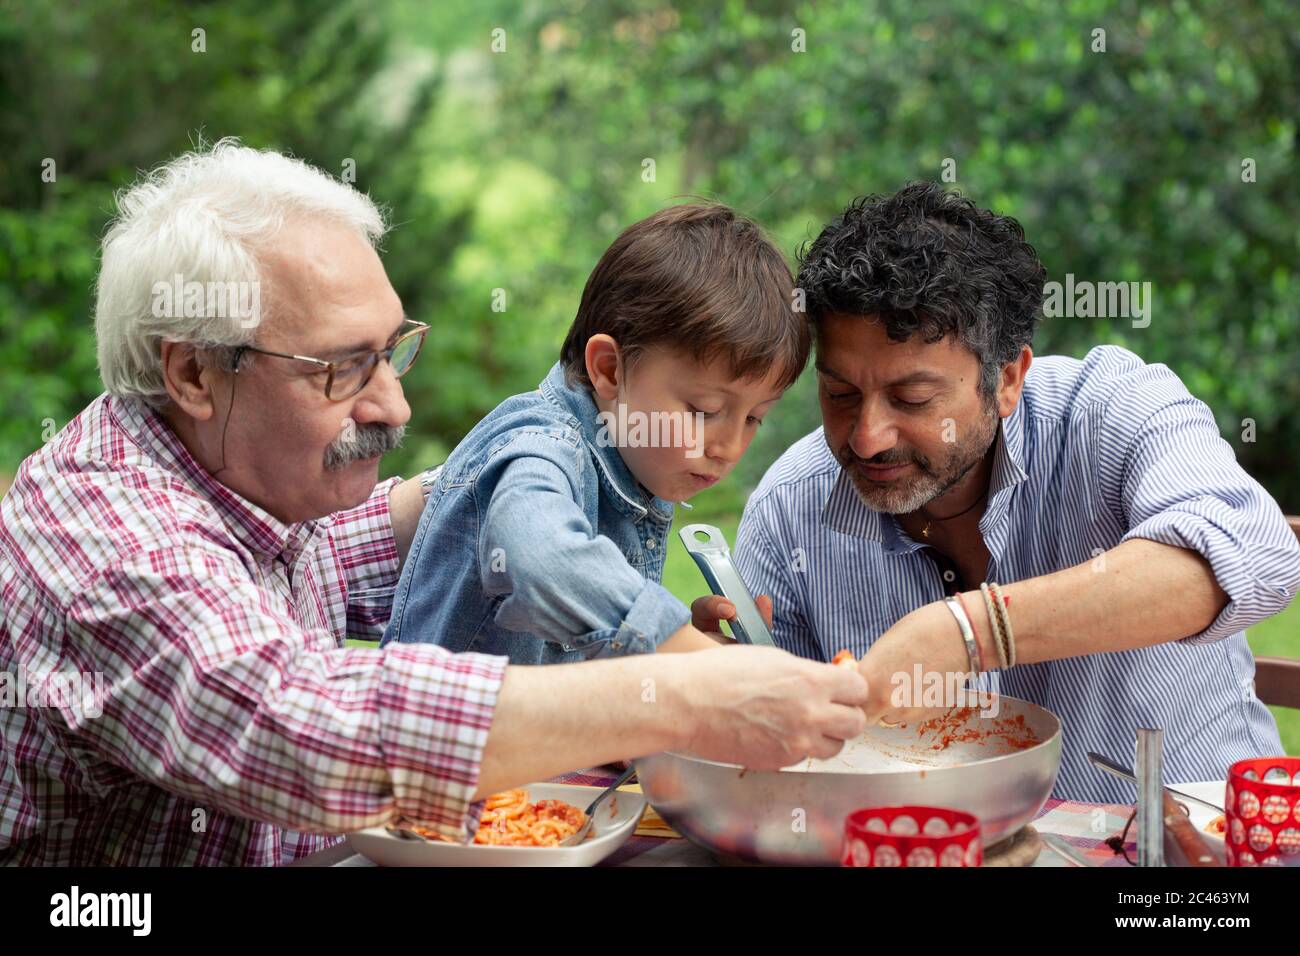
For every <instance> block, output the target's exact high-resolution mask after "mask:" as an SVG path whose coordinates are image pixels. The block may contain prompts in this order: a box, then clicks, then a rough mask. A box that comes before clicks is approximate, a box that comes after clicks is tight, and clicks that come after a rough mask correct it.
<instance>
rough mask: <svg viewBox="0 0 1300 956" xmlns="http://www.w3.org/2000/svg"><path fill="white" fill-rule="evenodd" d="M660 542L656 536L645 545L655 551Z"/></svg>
mask: <svg viewBox="0 0 1300 956" xmlns="http://www.w3.org/2000/svg"><path fill="white" fill-rule="evenodd" d="M658 544H659V542H657V541H656V540H655V539H654V538H651V539H650V540H649V541H647V542H646V543H645V546H646V547H647V548H649V549H650V550H651V551H653V550H654V549H655V548H656V547H657V546H658Z"/></svg>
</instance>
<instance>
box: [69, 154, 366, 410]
mask: <svg viewBox="0 0 1300 956" xmlns="http://www.w3.org/2000/svg"><path fill="white" fill-rule="evenodd" d="M117 207H118V214H117V217H116V218H115V219H114V220H113V222H112V224H111V225H110V226H109V228H108V231H107V233H106V234H105V236H104V244H103V259H102V262H101V264H100V270H99V280H98V282H97V284H96V290H95V338H96V342H97V346H98V353H99V374H100V377H101V378H102V379H103V381H104V387H105V388H106V389H107V390H108V392H109V393H110V394H112V395H121V396H126V395H135V396H138V397H140V398H142V399H144V400H145V401H147V402H149V403H150V404H151V405H153V406H155V407H159V408H161V407H163V406H165V405H166V404H167V403H168V401H169V399H168V396H167V390H166V388H165V387H164V385H163V374H162V357H161V347H160V343H161V342H162V341H164V340H166V341H172V342H188V343H192V344H194V345H197V346H204V347H215V348H223V347H224V348H227V349H233V348H235V347H238V346H241V345H250V344H252V342H253V336H254V334H255V333H256V331H257V330H256V328H255V327H254V325H255V323H250V322H247V321H245V320H244V319H243V318H242V317H241V316H237V315H229V314H219V315H218V314H212V312H213V310H212V309H201V310H197V311H202V312H204V313H206V314H204V315H198V316H185V315H180V314H177V313H182V312H185V311H187V310H185V309H181V308H174V309H169V310H167V311H168V312H170V313H171V314H167V315H158V314H156V313H158V311H159V309H158V308H157V304H156V301H155V287H156V286H158V283H165V284H168V285H170V284H172V282H173V277H175V276H182V277H184V281H185V282H199V283H207V284H215V283H223V284H224V283H247V284H251V286H252V287H253V288H256V287H258V282H259V280H260V276H259V272H258V269H259V263H258V258H257V250H258V248H259V247H260V246H261V245H262V244H264V243H266V242H267V241H268V240H270V239H271V238H272V237H273V236H274V235H275V233H276V232H277V231H279V229H280V227H281V226H282V225H283V224H284V222H285V220H286V219H287V218H290V217H297V216H300V215H302V216H311V217H315V218H319V219H323V220H324V221H326V222H333V223H337V224H339V225H342V226H345V227H347V228H350V229H353V230H355V231H356V232H357V233H358V234H359V235H362V236H364V237H365V238H366V240H367V241H368V242H369V243H370V244H371V246H372V247H374V246H376V245H377V244H378V241H379V239H380V238H381V237H382V236H383V235H384V233H385V232H386V231H387V228H388V227H387V223H386V222H385V218H384V214H383V212H382V211H381V210H380V209H379V207H377V206H376V205H375V203H374V202H373V201H372V200H371V199H370V197H369V196H366V195H364V194H363V193H360V192H358V191H357V190H355V189H353V188H352V187H350V186H348V185H346V184H344V183H342V182H340V181H338V180H336V179H334V178H333V177H331V176H330V175H329V174H327V173H324V172H322V171H321V170H319V169H316V168H315V167H314V166H310V165H308V164H307V163H305V162H303V161H302V160H300V159H294V158H292V157H289V156H285V155H283V154H281V153H277V152H275V151H273V150H256V149H251V148H249V147H247V146H243V145H241V144H240V142H239V140H238V139H234V138H227V139H222V140H220V141H218V142H217V143H215V144H214V145H213V146H212V148H211V149H209V150H204V149H203V148H202V146H200V148H199V149H198V150H196V151H193V152H189V153H185V154H184V155H182V156H178V157H177V158H176V159H173V160H172V161H171V162H168V163H165V164H163V165H162V166H159V167H158V168H157V169H154V170H152V171H151V172H148V173H146V174H145V175H144V176H143V177H142V178H141V179H140V180H139V181H137V182H136V183H135V184H134V185H133V186H131V187H130V188H129V189H126V190H123V191H121V192H120V193H118V196H117ZM249 287H250V286H249V285H245V286H244V288H249ZM209 288H211V285H209ZM229 288H232V289H233V288H235V287H234V286H230V287H229ZM259 295H260V293H259ZM217 311H219V312H222V313H225V312H226V311H227V310H225V309H220V310H217Z"/></svg>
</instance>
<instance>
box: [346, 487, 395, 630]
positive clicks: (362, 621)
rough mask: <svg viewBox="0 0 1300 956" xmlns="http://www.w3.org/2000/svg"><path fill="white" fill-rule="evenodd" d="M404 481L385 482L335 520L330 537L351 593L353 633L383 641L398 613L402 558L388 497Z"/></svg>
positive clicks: (350, 622) (350, 618) (350, 623)
mask: <svg viewBox="0 0 1300 956" xmlns="http://www.w3.org/2000/svg"><path fill="white" fill-rule="evenodd" d="M401 480H402V479H401V478H389V479H387V480H385V481H381V482H379V484H377V485H376V486H375V490H374V491H373V492H371V494H370V497H369V498H367V499H366V500H365V501H363V502H362V503H361V504H359V505H357V506H356V507H355V508H350V509H348V510H347V511H340V512H337V513H336V514H335V515H334V516H333V518H332V521H331V525H330V540H331V542H332V547H333V548H334V554H335V560H336V561H337V562H338V565H339V567H340V568H342V570H343V575H344V580H345V581H346V586H347V592H348V593H347V609H348V610H347V624H348V636H349V637H355V638H359V639H362V640H372V641H377V640H379V638H380V637H382V636H383V633H384V627H385V626H386V625H387V624H388V618H389V616H390V615H391V614H392V612H393V592H394V591H395V590H396V587H397V573H398V568H399V561H398V556H397V541H396V539H394V537H393V519H392V514H391V513H390V511H389V506H388V496H389V494H390V493H391V492H392V490H393V488H394V487H395V486H396V485H398V484H399V483H400V482H401Z"/></svg>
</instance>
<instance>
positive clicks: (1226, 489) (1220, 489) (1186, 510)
mask: <svg viewBox="0 0 1300 956" xmlns="http://www.w3.org/2000/svg"><path fill="white" fill-rule="evenodd" d="M1126 379H1127V381H1126ZM1113 396H1114V397H1113V398H1112V399H1111V401H1110V402H1109V403H1108V405H1107V407H1105V408H1099V409H1097V410H1096V414H1098V415H1099V416H1100V417H1101V418H1102V420H1103V422H1102V424H1103V427H1102V428H1100V429H1099V430H1098V435H1099V441H1098V443H1097V447H1096V453H1097V454H1098V455H1099V456H1101V460H1100V461H1099V462H1098V463H1097V473H1098V474H1108V473H1109V474H1118V475H1120V476H1122V477H1121V480H1120V481H1119V482H1112V483H1111V484H1110V485H1109V486H1107V485H1106V484H1105V483H1103V486H1102V489H1101V493H1102V496H1103V498H1104V499H1110V500H1104V501H1103V505H1104V506H1107V507H1109V508H1111V509H1112V510H1114V509H1116V508H1117V509H1119V512H1120V513H1122V514H1123V515H1124V518H1125V523H1126V527H1127V530H1126V531H1125V533H1124V535H1123V540H1125V541H1127V540H1130V539H1132V538H1145V539H1148V540H1150V541H1156V542H1159V543H1162V544H1168V545H1172V546H1174V547H1179V548H1188V549H1190V550H1193V551H1196V552H1197V553H1199V554H1200V555H1202V556H1203V557H1204V558H1205V560H1206V561H1208V562H1209V565H1210V567H1211V569H1212V570H1213V573H1214V577H1215V579H1216V580H1217V581H1218V582H1219V586H1220V587H1221V588H1223V590H1224V591H1225V592H1226V593H1227V595H1228V603H1227V604H1226V605H1225V606H1224V608H1223V610H1222V611H1221V612H1220V613H1219V615H1218V616H1217V617H1216V618H1215V620H1214V622H1213V623H1212V624H1211V625H1210V626H1209V627H1208V628H1206V629H1205V630H1204V631H1201V632H1200V633H1199V634H1193V635H1190V636H1188V637H1185V638H1183V639H1182V640H1181V641H1180V642H1179V643H1187V644H1204V643H1210V642H1212V641H1217V640H1220V639H1222V638H1224V637H1228V636H1229V635H1232V634H1235V633H1237V632H1238V631H1241V630H1242V629H1244V628H1246V627H1249V626H1250V625H1252V624H1257V623H1258V622H1260V621H1262V620H1264V619H1265V618H1267V617H1270V616H1272V615H1274V614H1277V613H1278V612H1280V611H1282V610H1283V609H1285V608H1286V606H1287V605H1288V604H1289V603H1290V602H1291V600H1292V598H1293V597H1294V596H1295V593H1296V589H1297V587H1298V586H1300V544H1298V543H1297V541H1296V538H1295V535H1294V534H1293V533H1292V532H1291V530H1290V528H1289V527H1288V526H1287V523H1286V519H1285V517H1284V516H1283V515H1282V512H1281V510H1280V509H1279V507H1278V505H1277V502H1275V501H1274V500H1273V498H1272V497H1271V496H1270V495H1269V494H1268V492H1267V491H1265V490H1264V488H1263V487H1262V486H1261V485H1260V484H1259V482H1257V481H1255V479H1253V478H1252V477H1251V476H1250V475H1248V474H1247V473H1246V471H1245V470H1244V469H1243V468H1242V467H1241V466H1240V465H1239V464H1238V463H1237V460H1236V455H1235V454H1234V452H1233V449H1232V446H1231V445H1229V444H1228V443H1227V442H1226V441H1224V439H1223V438H1222V437H1221V436H1220V434H1219V430H1218V427H1217V425H1216V423H1215V420H1214V415H1213V413H1212V412H1211V411H1210V409H1209V407H1208V406H1207V405H1206V404H1205V403H1204V402H1202V401H1200V400H1199V399H1196V398H1195V397H1193V396H1192V395H1191V394H1190V393H1189V392H1188V391H1187V390H1186V388H1185V387H1184V386H1183V384H1182V383H1181V382H1180V381H1179V380H1178V378H1177V376H1175V375H1174V374H1173V372H1171V371H1170V370H1169V369H1167V368H1165V367H1164V366H1162V365H1153V366H1146V367H1144V368H1142V369H1141V370H1140V371H1138V372H1135V373H1134V374H1132V375H1130V376H1125V377H1123V378H1121V379H1120V380H1119V384H1118V386H1117V388H1116V390H1115V392H1114V393H1113ZM1115 465H1118V466H1119V467H1118V468H1116V467H1114V466H1115Z"/></svg>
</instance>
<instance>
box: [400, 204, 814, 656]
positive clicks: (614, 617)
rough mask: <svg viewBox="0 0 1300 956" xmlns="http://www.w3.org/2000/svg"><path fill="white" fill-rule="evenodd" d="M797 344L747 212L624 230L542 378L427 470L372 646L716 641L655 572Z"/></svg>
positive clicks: (556, 648) (802, 351)
mask: <svg viewBox="0 0 1300 956" xmlns="http://www.w3.org/2000/svg"><path fill="white" fill-rule="evenodd" d="M808 350H809V331H808V329H807V327H806V325H805V322H804V317H803V315H802V313H799V312H796V311H795V310H794V308H793V280H792V278H791V275H790V270H789V268H788V267H787V266H786V263H785V260H784V259H783V258H782V256H781V254H780V252H779V251H777V249H776V248H775V247H774V246H773V245H772V244H771V243H770V242H769V241H768V240H767V239H766V237H765V236H764V235H763V233H762V232H761V230H760V229H759V228H758V226H756V225H755V224H754V223H753V222H751V221H749V220H747V219H744V218H742V217H740V216H737V215H736V214H735V213H734V212H733V211H732V210H731V209H728V208H727V207H725V206H721V205H680V206H673V207H670V208H668V209H664V210H662V211H660V212H657V213H655V214H654V215H652V216H650V217H649V218H648V219H644V220H642V221H641V222H638V223H636V224H635V225H633V226H631V227H629V228H628V229H627V230H626V231H624V232H623V234H622V235H620V236H619V237H618V238H617V239H616V240H615V241H614V244H613V245H612V246H610V247H609V249H608V250H606V252H605V254H604V255H603V256H601V259H600V262H599V263H597V265H596V269H595V271H594V272H592V274H591V277H590V278H589V279H588V280H587V285H586V288H585V289H584V290H583V293H582V302H581V304H580V305H579V307H578V314H577V317H576V318H575V319H574V322H573V326H572V328H570V330H569V334H568V337H567V338H566V339H565V342H564V347H563V349H562V351H561V353H560V361H559V362H557V363H556V364H555V366H554V367H553V368H552V369H551V371H550V374H548V375H547V377H546V379H545V381H543V382H542V383H541V385H540V386H539V387H538V388H537V390H535V391H533V392H529V393H528V394H524V395H515V396H514V397H512V398H508V399H506V400H505V401H504V402H502V403H501V405H499V406H498V407H497V408H496V409H495V410H494V411H493V412H491V413H490V414H489V415H488V416H487V417H486V418H484V419H483V420H482V421H481V422H479V423H478V425H476V426H475V427H474V429H473V430H472V431H471V432H470V433H469V434H468V435H466V436H465V439H464V440H463V441H462V442H461V443H460V445H458V446H457V448H456V450H455V451H454V452H452V454H451V456H450V457H449V458H448V459H447V461H446V463H445V464H444V465H443V466H442V468H441V469H440V471H438V472H437V477H436V480H434V482H433V483H432V485H431V487H430V489H429V493H428V497H427V500H426V503H425V506H424V512H423V514H422V515H421V517H420V523H419V526H418V528H417V530H416V533H415V537H414V540H413V541H412V543H411V548H410V552H409V553H408V555H407V559H406V564H405V566H404V567H403V568H402V574H401V579H400V580H399V582H398V585H397V593H396V596H395V598H394V602H393V613H392V618H391V619H390V621H389V625H388V629H387V630H386V631H385V633H384V638H383V643H385V644H386V643H388V642H389V641H394V640H396V641H406V642H418V641H426V642H434V643H438V644H441V645H443V646H445V647H447V648H448V649H449V650H452V651H466V650H473V651H478V652H482V653H486V654H501V655H508V656H509V657H510V661H511V663H513V664H551V663H561V662H567V661H574V660H583V659H587V658H591V657H596V656H604V655H615V654H636V653H643V652H648V651H654V650H657V649H662V650H674V651H675V650H695V649H698V648H704V647H711V646H714V640H713V639H712V638H710V637H709V636H708V635H707V634H706V633H704V632H703V631H700V630H698V629H697V628H695V627H694V626H693V625H692V623H691V612H690V610H689V609H688V608H687V607H686V605H685V604H683V603H682V602H681V601H679V600H678V599H677V598H675V597H674V596H673V595H672V594H670V593H669V592H668V591H667V590H665V589H664V588H663V587H662V585H661V584H660V583H659V582H660V580H661V578H662V576H663V567H664V555H665V551H666V550H667V545H668V532H669V529H670V527H671V525H672V518H673V502H677V501H684V500H686V499H687V498H689V497H691V496H692V495H694V494H695V493H696V492H698V491H701V490H703V489H704V488H707V487H709V486H710V485H713V484H714V483H716V482H717V481H719V480H720V479H722V478H724V477H725V476H726V475H727V473H728V472H730V471H731V469H732V468H733V467H734V466H735V464H736V462H737V461H738V460H739V459H740V456H741V455H742V454H744V452H745V449H746V448H747V447H748V446H749V443H750V441H751V440H752V439H753V437H754V433H755V431H756V430H757V428H758V425H759V422H760V421H761V419H762V417H763V415H764V414H765V413H766V412H767V410H768V409H769V408H771V406H772V403H773V402H775V401H776V400H777V399H778V398H780V397H781V394H782V392H783V391H784V390H785V389H786V388H787V387H789V386H790V385H791V384H792V383H793V382H794V380H795V379H796V378H798V376H799V373H800V372H801V371H802V370H803V367H804V365H805V363H806V362H807V359H808Z"/></svg>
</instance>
